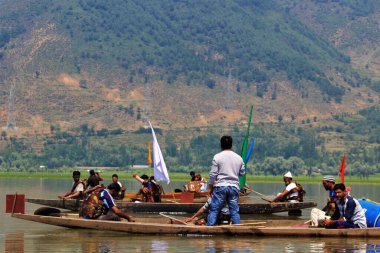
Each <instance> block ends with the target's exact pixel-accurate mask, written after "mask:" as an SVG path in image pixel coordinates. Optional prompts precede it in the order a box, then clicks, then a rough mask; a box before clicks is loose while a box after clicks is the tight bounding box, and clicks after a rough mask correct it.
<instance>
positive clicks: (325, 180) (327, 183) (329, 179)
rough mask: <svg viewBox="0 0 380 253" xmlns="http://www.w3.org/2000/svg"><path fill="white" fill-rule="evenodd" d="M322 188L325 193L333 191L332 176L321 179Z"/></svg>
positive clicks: (333, 180) (333, 181)
mask: <svg viewBox="0 0 380 253" xmlns="http://www.w3.org/2000/svg"><path fill="white" fill-rule="evenodd" d="M322 184H323V187H324V188H325V190H326V191H328V190H332V189H334V185H335V179H334V177H333V176H330V175H328V176H324V177H323V179H322Z"/></svg>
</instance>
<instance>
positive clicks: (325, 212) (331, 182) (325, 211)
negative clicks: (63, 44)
mask: <svg viewBox="0 0 380 253" xmlns="http://www.w3.org/2000/svg"><path fill="white" fill-rule="evenodd" d="M322 185H323V188H325V190H326V191H328V193H329V197H328V198H327V204H326V206H325V207H323V208H322V210H320V209H318V208H313V209H311V221H312V223H311V225H312V226H314V227H318V226H323V221H324V220H325V219H330V218H331V216H332V215H334V213H335V211H336V201H337V198H336V195H335V191H334V186H335V179H334V177H333V176H330V175H327V176H324V177H323V178H322Z"/></svg>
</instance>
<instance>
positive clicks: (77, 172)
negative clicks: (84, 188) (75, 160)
mask: <svg viewBox="0 0 380 253" xmlns="http://www.w3.org/2000/svg"><path fill="white" fill-rule="evenodd" d="M73 179H74V181H75V182H78V181H79V179H80V171H77V170H74V171H73Z"/></svg>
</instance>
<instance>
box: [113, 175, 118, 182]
mask: <svg viewBox="0 0 380 253" xmlns="http://www.w3.org/2000/svg"><path fill="white" fill-rule="evenodd" d="M117 181H119V176H118V175H117V174H113V175H112V182H114V183H117Z"/></svg>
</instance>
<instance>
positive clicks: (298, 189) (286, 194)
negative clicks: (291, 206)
mask: <svg viewBox="0 0 380 253" xmlns="http://www.w3.org/2000/svg"><path fill="white" fill-rule="evenodd" d="M283 180H284V183H285V189H284V190H283V191H282V192H281V193H279V194H278V195H277V197H276V198H274V199H273V200H272V201H270V202H303V195H304V194H305V191H304V190H303V187H302V186H301V185H300V184H298V183H296V182H293V176H292V173H291V172H290V171H288V172H287V173H285V174H284V177H283Z"/></svg>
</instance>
